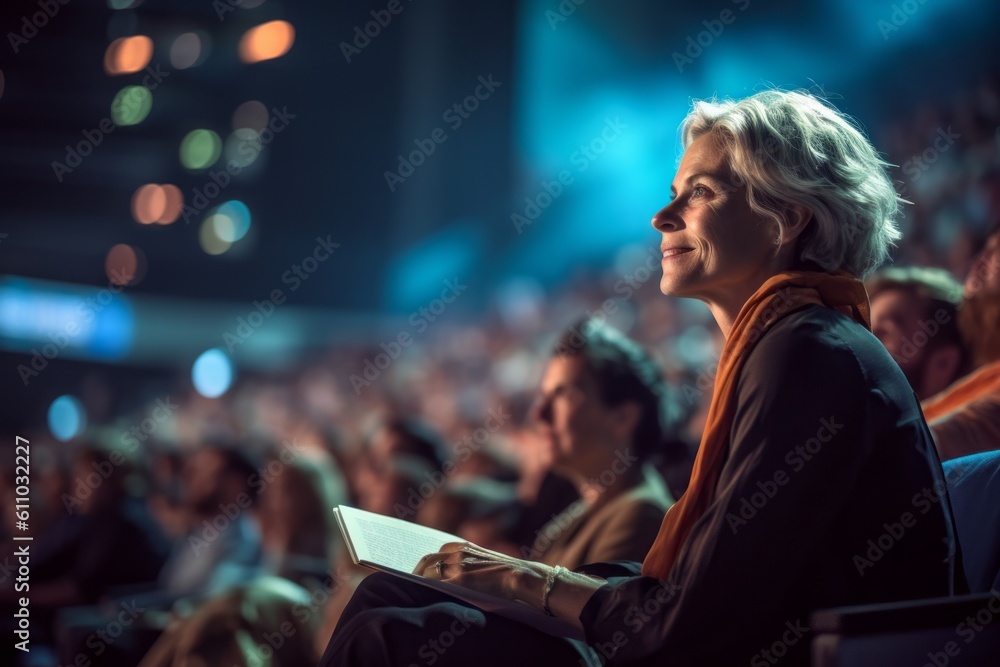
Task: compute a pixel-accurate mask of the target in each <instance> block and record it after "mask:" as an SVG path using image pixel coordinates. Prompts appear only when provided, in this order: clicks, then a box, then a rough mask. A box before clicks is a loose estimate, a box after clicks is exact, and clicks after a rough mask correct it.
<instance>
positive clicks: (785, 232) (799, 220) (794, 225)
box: [781, 204, 813, 245]
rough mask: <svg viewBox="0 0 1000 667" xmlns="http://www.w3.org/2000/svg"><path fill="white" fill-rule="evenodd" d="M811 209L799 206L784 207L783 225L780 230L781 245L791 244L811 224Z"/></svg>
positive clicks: (789, 205)
mask: <svg viewBox="0 0 1000 667" xmlns="http://www.w3.org/2000/svg"><path fill="white" fill-rule="evenodd" d="M812 219H813V212H812V209H810V208H807V207H805V206H802V205H800V204H788V205H787V206H786V207H785V224H784V228H783V229H782V235H781V245H785V244H787V243H793V242H794V241H795V240H796V239H798V238H799V236H801V235H802V232H804V231H805V230H806V229H807V228H808V227H809V223H810V222H812Z"/></svg>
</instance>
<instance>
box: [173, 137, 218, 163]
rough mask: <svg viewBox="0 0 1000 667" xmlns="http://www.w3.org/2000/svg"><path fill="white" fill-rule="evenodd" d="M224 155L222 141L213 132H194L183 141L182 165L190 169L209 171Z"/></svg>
mask: <svg viewBox="0 0 1000 667" xmlns="http://www.w3.org/2000/svg"><path fill="white" fill-rule="evenodd" d="M221 154H222V140H221V139H220V138H219V135H217V134H216V133H215V132H212V131H211V130H192V131H191V132H188V134H187V136H186V137H184V139H183V140H182V141H181V164H183V165H184V166H185V167H187V168H188V169H207V168H209V167H211V166H212V165H213V164H215V161H216V160H218V159H219V156H220V155H221Z"/></svg>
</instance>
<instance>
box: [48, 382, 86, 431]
mask: <svg viewBox="0 0 1000 667" xmlns="http://www.w3.org/2000/svg"><path fill="white" fill-rule="evenodd" d="M48 420H49V430H50V431H52V435H54V436H55V437H56V439H57V440H61V441H63V442H66V441H67V440H72V439H73V438H75V437H76V436H78V435H80V434H81V433H83V430H84V429H85V428H86V427H87V413H86V411H85V410H84V409H83V404H82V403H81V402H80V399H78V398H76V397H75V396H70V395H69V394H64V395H63V396H60V397H59V398H57V399H56V400H54V401H52V404H51V405H50V406H49V415H48Z"/></svg>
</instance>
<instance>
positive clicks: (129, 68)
mask: <svg viewBox="0 0 1000 667" xmlns="http://www.w3.org/2000/svg"><path fill="white" fill-rule="evenodd" d="M152 57H153V40H151V39H150V38H149V37H146V36H145V35H135V36H133V37H120V38H118V39H116V40H115V41H113V42H111V43H110V44H109V45H108V49H107V51H105V52H104V71H105V72H107V73H108V74H111V75H112V76H113V75H115V74H131V73H133V72H138V71H139V70H141V69H142V68H143V67H145V66H146V65H148V64H149V61H150V60H151V59H152Z"/></svg>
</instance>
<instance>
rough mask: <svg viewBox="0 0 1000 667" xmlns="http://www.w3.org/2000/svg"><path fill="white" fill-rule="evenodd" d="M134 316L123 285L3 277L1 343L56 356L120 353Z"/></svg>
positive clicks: (128, 340) (132, 331) (129, 339)
mask: <svg viewBox="0 0 1000 667" xmlns="http://www.w3.org/2000/svg"><path fill="white" fill-rule="evenodd" d="M134 334H135V318H134V316H133V311H132V306H131V304H130V303H129V301H128V299H127V298H126V297H125V296H123V295H122V294H121V288H117V287H116V288H114V289H112V288H109V287H104V288H84V287H79V286H71V285H56V284H51V283H41V282H38V281H32V280H24V279H18V278H9V279H4V280H0V345H2V346H3V347H5V348H7V349H10V350H14V351H18V352H26V353H30V354H35V353H36V352H37V353H38V354H41V355H42V356H44V357H46V358H50V359H51V358H53V357H55V356H57V355H58V354H61V353H62V352H63V351H64V350H65V351H66V352H67V353H68V354H70V355H71V356H75V357H84V358H92V359H101V360H111V359H121V358H123V357H124V356H125V355H126V354H127V353H128V352H129V350H130V349H131V347H132V340H133V336H134Z"/></svg>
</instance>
